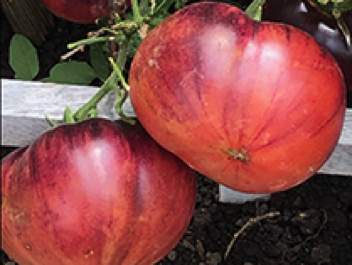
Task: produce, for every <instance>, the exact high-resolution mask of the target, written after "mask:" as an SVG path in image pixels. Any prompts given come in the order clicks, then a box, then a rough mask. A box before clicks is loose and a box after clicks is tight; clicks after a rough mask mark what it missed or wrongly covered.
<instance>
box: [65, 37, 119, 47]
mask: <svg viewBox="0 0 352 265" xmlns="http://www.w3.org/2000/svg"><path fill="white" fill-rule="evenodd" d="M113 40H114V37H111V36H105V37H94V38H89V39H84V40H80V41H76V42H74V43H69V44H68V45H67V48H68V49H74V48H76V47H78V46H80V45H90V44H93V43H98V42H108V41H113Z"/></svg>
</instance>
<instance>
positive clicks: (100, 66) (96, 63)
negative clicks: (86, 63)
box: [90, 43, 110, 81]
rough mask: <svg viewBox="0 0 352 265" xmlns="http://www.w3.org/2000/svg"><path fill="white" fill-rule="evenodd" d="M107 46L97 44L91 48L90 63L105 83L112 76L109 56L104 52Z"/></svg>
mask: <svg viewBox="0 0 352 265" xmlns="http://www.w3.org/2000/svg"><path fill="white" fill-rule="evenodd" d="M104 47H105V44H102V43H96V44H93V45H91V46H90V62H91V64H92V67H93V70H94V72H95V74H96V75H97V77H98V78H99V79H101V80H102V81H105V80H106V79H107V78H108V77H109V74H110V69H109V61H108V55H107V53H106V52H105V51H104Z"/></svg>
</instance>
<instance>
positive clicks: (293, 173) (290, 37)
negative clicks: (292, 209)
mask: <svg viewBox="0 0 352 265" xmlns="http://www.w3.org/2000/svg"><path fill="white" fill-rule="evenodd" d="M129 84H130V87H131V89H130V97H131V102H132V105H133V108H134V110H135V112H136V114H137V116H138V118H139V120H140V121H141V123H142V125H143V126H144V127H145V128H146V130H147V131H148V132H149V133H150V135H151V136H152V137H153V138H154V139H155V140H156V141H157V142H158V143H159V144H161V145H162V146H163V147H164V148H166V149H167V150H169V151H171V152H172V153H174V154H175V155H177V156H178V157H180V158H181V159H182V160H183V161H185V162H186V163H187V164H188V165H189V166H191V167H192V168H194V169H195V170H197V171H199V172H200V173H202V174H204V175H206V176H208V177H209V178H211V179H213V180H215V181H217V182H219V183H221V184H223V185H225V186H228V187H230V188H232V189H235V190H238V191H243V192H250V193H272V192H276V191H282V190H285V189H288V188H290V187H293V186H295V185H297V184H299V183H301V182H302V181H304V180H306V179H307V178H309V177H310V176H312V175H313V174H314V173H315V172H316V171H317V170H318V169H319V168H320V167H321V166H322V165H323V164H324V162H325V161H326V160H327V159H328V157H329V156H330V155H331V153H332V151H333V149H334V148H335V146H336V144H337V141H338V138H339V135H340V133H341V130H342V124H343V120H344V114H345V103H346V102H345V101H346V97H345V86H344V80H343V75H342V73H341V71H340V68H339V66H338V64H337V62H336V61H335V59H334V58H333V57H332V56H331V54H330V53H329V52H328V51H327V50H325V49H324V48H323V47H321V46H320V45H319V44H318V43H317V42H316V41H315V40H314V38H313V37H312V36H310V35H308V34H307V33H305V32H303V31H301V30H299V29H296V28H294V27H292V26H289V25H283V24H278V23H269V22H263V23H262V22H257V21H254V20H252V19H251V18H249V17H248V16H247V15H246V14H245V13H244V12H242V11H241V10H240V9H238V8H236V7H234V6H231V5H228V4H224V3H212V2H202V3H196V4H192V5H189V6H187V7H186V8H184V9H182V10H180V11H178V12H177V13H175V14H173V15H172V16H170V17H169V18H167V19H165V20H164V21H163V22H162V23H161V24H160V25H158V26H157V27H156V28H154V29H153V30H152V31H151V32H150V33H149V34H148V35H147V37H146V38H145V39H144V40H143V41H142V43H141V45H140V46H139V48H138V50H137V53H136V55H135V57H134V59H133V61H132V65H131V70H130V75H129Z"/></svg>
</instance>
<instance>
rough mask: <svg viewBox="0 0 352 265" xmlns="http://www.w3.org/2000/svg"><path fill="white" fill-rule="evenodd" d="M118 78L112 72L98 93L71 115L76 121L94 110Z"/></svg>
mask: <svg viewBox="0 0 352 265" xmlns="http://www.w3.org/2000/svg"><path fill="white" fill-rule="evenodd" d="M117 80H118V76H117V75H116V73H115V72H113V73H112V74H111V75H110V76H109V77H108V79H106V81H105V82H104V84H103V85H102V87H101V88H100V89H99V91H98V92H97V93H96V94H95V95H94V96H93V97H92V98H91V99H90V100H89V101H88V102H87V103H86V104H84V105H83V106H82V107H81V108H79V109H78V110H77V111H76V113H75V114H74V115H73V117H74V119H75V120H76V121H80V120H83V119H85V118H86V117H87V116H88V114H89V112H90V111H91V110H92V109H94V108H96V107H97V105H98V103H99V102H100V101H101V100H102V99H103V98H104V97H105V96H106V94H107V93H109V92H110V91H111V90H112V89H114V87H115V86H116V83H117Z"/></svg>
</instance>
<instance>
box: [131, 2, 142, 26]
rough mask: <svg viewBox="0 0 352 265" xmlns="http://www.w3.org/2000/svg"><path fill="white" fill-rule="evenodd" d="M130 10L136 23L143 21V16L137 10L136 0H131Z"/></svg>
mask: <svg viewBox="0 0 352 265" xmlns="http://www.w3.org/2000/svg"><path fill="white" fill-rule="evenodd" d="M131 2H132V12H133V20H134V21H135V22H136V23H140V22H141V21H143V17H142V16H141V13H140V11H139V5H138V0H132V1H131Z"/></svg>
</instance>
